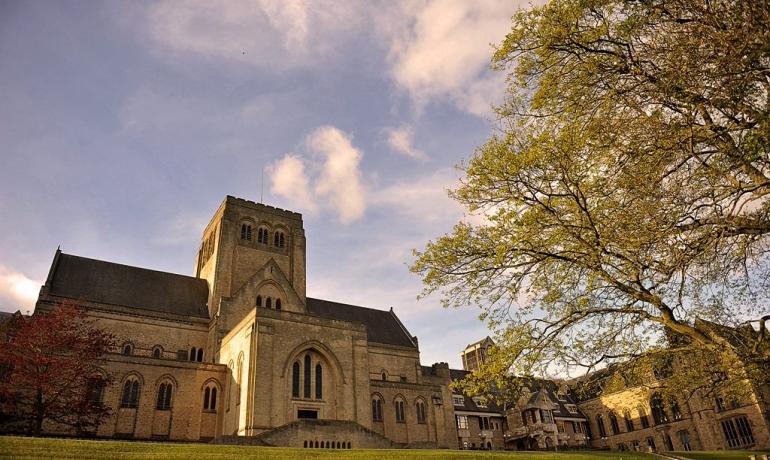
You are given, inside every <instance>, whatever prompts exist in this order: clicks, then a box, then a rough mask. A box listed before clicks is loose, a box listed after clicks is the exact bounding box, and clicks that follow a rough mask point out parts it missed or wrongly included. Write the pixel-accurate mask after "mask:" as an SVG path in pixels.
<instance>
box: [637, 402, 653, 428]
mask: <svg viewBox="0 0 770 460" xmlns="http://www.w3.org/2000/svg"><path fill="white" fill-rule="evenodd" d="M639 421H640V422H642V428H649V427H650V419H648V418H647V411H646V410H645V409H644V407H642V406H639Z"/></svg>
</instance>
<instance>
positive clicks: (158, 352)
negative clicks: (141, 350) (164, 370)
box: [152, 345, 163, 359]
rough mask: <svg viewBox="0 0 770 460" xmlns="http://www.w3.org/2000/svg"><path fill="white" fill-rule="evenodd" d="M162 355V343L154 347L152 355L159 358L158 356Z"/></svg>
mask: <svg viewBox="0 0 770 460" xmlns="http://www.w3.org/2000/svg"><path fill="white" fill-rule="evenodd" d="M162 355H163V347H161V346H160V345H155V346H154V347H153V348H152V357H153V358H156V359H157V358H160V357H161V356H162Z"/></svg>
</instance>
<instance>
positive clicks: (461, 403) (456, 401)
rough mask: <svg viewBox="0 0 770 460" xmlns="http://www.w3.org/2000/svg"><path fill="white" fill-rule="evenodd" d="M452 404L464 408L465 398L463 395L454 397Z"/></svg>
mask: <svg viewBox="0 0 770 460" xmlns="http://www.w3.org/2000/svg"><path fill="white" fill-rule="evenodd" d="M452 404H454V405H455V406H464V405H465V397H464V396H462V395H452Z"/></svg>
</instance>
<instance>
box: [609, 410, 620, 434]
mask: <svg viewBox="0 0 770 460" xmlns="http://www.w3.org/2000/svg"><path fill="white" fill-rule="evenodd" d="M610 428H612V434H620V426H619V425H618V417H617V416H616V415H615V412H610Z"/></svg>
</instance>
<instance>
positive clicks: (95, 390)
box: [86, 376, 106, 406]
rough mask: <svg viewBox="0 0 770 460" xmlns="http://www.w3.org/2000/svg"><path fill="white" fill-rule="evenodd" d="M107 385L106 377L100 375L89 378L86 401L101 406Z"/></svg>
mask: <svg viewBox="0 0 770 460" xmlns="http://www.w3.org/2000/svg"><path fill="white" fill-rule="evenodd" d="M105 385H106V383H105V381H104V379H102V378H101V377H99V376H94V377H91V378H89V379H88V381H87V382H86V402H88V404H90V405H92V406H101V405H102V399H103V398H104V387H105Z"/></svg>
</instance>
